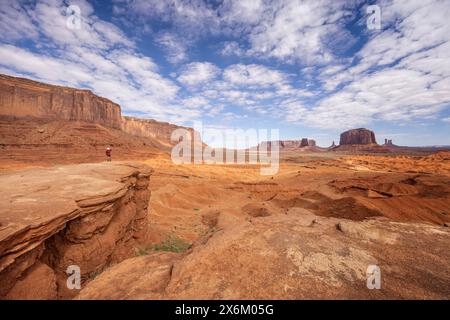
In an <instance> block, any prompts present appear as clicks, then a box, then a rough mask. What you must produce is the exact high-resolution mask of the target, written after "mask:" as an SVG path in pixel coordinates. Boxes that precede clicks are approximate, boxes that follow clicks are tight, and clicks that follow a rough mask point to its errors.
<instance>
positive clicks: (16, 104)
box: [0, 75, 121, 129]
mask: <svg viewBox="0 0 450 320" xmlns="http://www.w3.org/2000/svg"><path fill="white" fill-rule="evenodd" d="M0 116H12V117H17V118H24V117H34V118H41V119H61V120H78V121H86V122H94V123H97V124H101V125H104V126H107V127H112V128H117V129H118V128H120V126H121V110H120V106H119V105H118V104H116V103H114V102H112V101H110V100H108V99H106V98H102V97H99V96H97V95H95V94H93V93H92V92H91V91H89V90H79V89H73V88H67V87H61V86H54V85H48V84H44V83H40V82H36V81H32V80H28V79H23V78H16V77H10V76H6V75H0Z"/></svg>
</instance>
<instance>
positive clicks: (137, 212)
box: [0, 163, 151, 299]
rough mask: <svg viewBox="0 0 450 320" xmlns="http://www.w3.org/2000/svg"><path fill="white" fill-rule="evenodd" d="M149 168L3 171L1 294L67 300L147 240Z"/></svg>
mask: <svg viewBox="0 0 450 320" xmlns="http://www.w3.org/2000/svg"><path fill="white" fill-rule="evenodd" d="M150 174H151V170H150V169H149V168H148V167H146V166H143V165H138V164H133V163H113V164H112V163H103V164H82V165H71V166H60V167H53V168H49V169H29V170H26V171H22V172H21V173H17V174H7V175H2V176H1V184H0V193H1V194H2V198H1V200H0V297H1V298H6V299H24V298H33V299H36V298H39V299H56V298H69V297H72V296H74V295H75V294H76V293H77V291H76V290H69V289H68V288H67V286H66V280H67V274H66V270H67V268H68V267H69V266H71V265H77V266H79V267H80V270H81V277H82V283H83V284H85V283H86V282H88V281H89V279H90V278H91V277H92V275H93V274H97V273H99V272H101V271H102V270H103V269H104V268H105V267H107V266H108V265H110V264H111V263H116V262H119V261H121V260H123V259H125V258H127V257H130V256H131V255H132V254H133V253H134V247H135V246H136V245H137V244H138V243H140V242H144V241H145V240H146V236H147V230H148V228H147V207H148V200H149V198H150V192H149V190H148V183H149V177H150Z"/></svg>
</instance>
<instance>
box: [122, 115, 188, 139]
mask: <svg viewBox="0 0 450 320" xmlns="http://www.w3.org/2000/svg"><path fill="white" fill-rule="evenodd" d="M121 126H122V130H123V131H125V132H127V133H129V134H132V135H135V136H140V137H147V138H153V139H156V140H157V141H158V142H159V143H161V144H163V145H166V146H173V145H175V144H176V142H173V141H171V135H172V132H173V131H175V130H176V129H180V128H182V129H186V130H189V131H191V132H192V129H191V128H186V127H181V126H177V125H174V124H171V123H167V122H159V121H156V120H153V119H139V118H133V117H125V116H124V117H122V124H121Z"/></svg>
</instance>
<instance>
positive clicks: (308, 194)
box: [0, 152, 450, 299]
mask: <svg viewBox="0 0 450 320" xmlns="http://www.w3.org/2000/svg"><path fill="white" fill-rule="evenodd" d="M135 162H138V163H137V164H136V165H137V166H138V167H140V166H144V167H146V166H148V167H151V168H152V169H153V172H152V174H151V177H150V182H149V190H150V191H151V196H150V202H149V206H148V221H147V222H148V223H147V227H148V232H147V234H146V237H145V239H143V240H141V241H139V243H136V244H134V245H133V250H134V251H133V253H132V254H131V255H129V258H128V259H125V260H122V259H120V261H118V262H115V261H112V262H111V263H109V264H108V265H107V266H106V267H104V268H102V269H101V272H95V273H94V274H91V275H90V276H89V277H88V278H87V279H85V281H84V282H83V287H82V290H81V291H80V292H78V294H77V295H76V296H75V298H76V299H386V298H387V299H435V298H441V299H449V298H450V250H448V248H449V245H450V229H449V226H450V153H449V152H439V153H436V154H431V155H428V156H415V157H412V156H405V155H398V156H395V155H389V156H386V155H367V154H366V155H347V154H340V153H335V152H315V153H313V152H312V153H296V152H286V153H283V154H282V159H281V164H280V170H279V172H278V174H276V175H274V176H261V175H260V170H259V166H251V165H175V164H173V163H172V161H171V160H170V158H169V157H168V156H167V155H165V154H162V153H159V154H154V155H153V156H151V157H149V158H147V159H141V160H136V161H135ZM108 165H110V166H112V167H111V169H114V166H117V165H119V166H120V165H121V162H116V161H113V162H112V164H102V167H101V168H102V169H101V170H100V169H97V168H96V169H95V172H100V171H104V170H106V169H105V166H106V168H107V166H108ZM36 166H38V167H39V166H44V167H45V165H43V164H39V165H33V167H36ZM0 167H1V172H2V175H1V176H0V181H1V182H2V184H4V183H6V182H7V181H8V180H7V179H5V178H4V177H6V176H7V175H8V174H10V173H11V172H12V173H15V174H22V175H24V176H25V177H26V175H27V173H26V172H29V171H26V170H25V171H24V169H26V168H27V167H29V165H28V164H27V163H25V162H23V163H21V164H20V163H14V164H13V165H11V163H10V162H8V161H3V162H0ZM63 168H66V167H65V166H63ZM27 170H31V171H33V170H40V169H27ZM77 170H79V169H77ZM121 170H122V169H121ZM3 187H5V186H3ZM49 197H50V194H49ZM49 200H51V198H50V199H49ZM127 230H128V229H127ZM127 232H128V231H127ZM83 239H84V238H83ZM83 241H84V240H83ZM369 265H377V266H378V267H379V268H380V270H381V288H380V289H378V290H377V289H373V290H369V289H368V288H367V283H366V280H367V275H366V271H367V268H368V266H369ZM60 298H61V297H60ZM62 298H67V296H62ZM71 298H72V297H71Z"/></svg>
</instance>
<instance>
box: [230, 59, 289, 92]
mask: <svg viewBox="0 0 450 320" xmlns="http://www.w3.org/2000/svg"><path fill="white" fill-rule="evenodd" d="M223 78H224V80H225V81H227V82H229V83H230V84H232V85H243V86H253V87H267V86H277V85H281V84H283V83H285V82H286V81H287V76H286V75H285V74H284V73H282V72H280V71H278V70H275V69H271V68H268V67H265V66H262V65H256V64H249V65H244V64H235V65H231V66H229V67H228V68H227V69H225V71H224V74H223Z"/></svg>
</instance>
